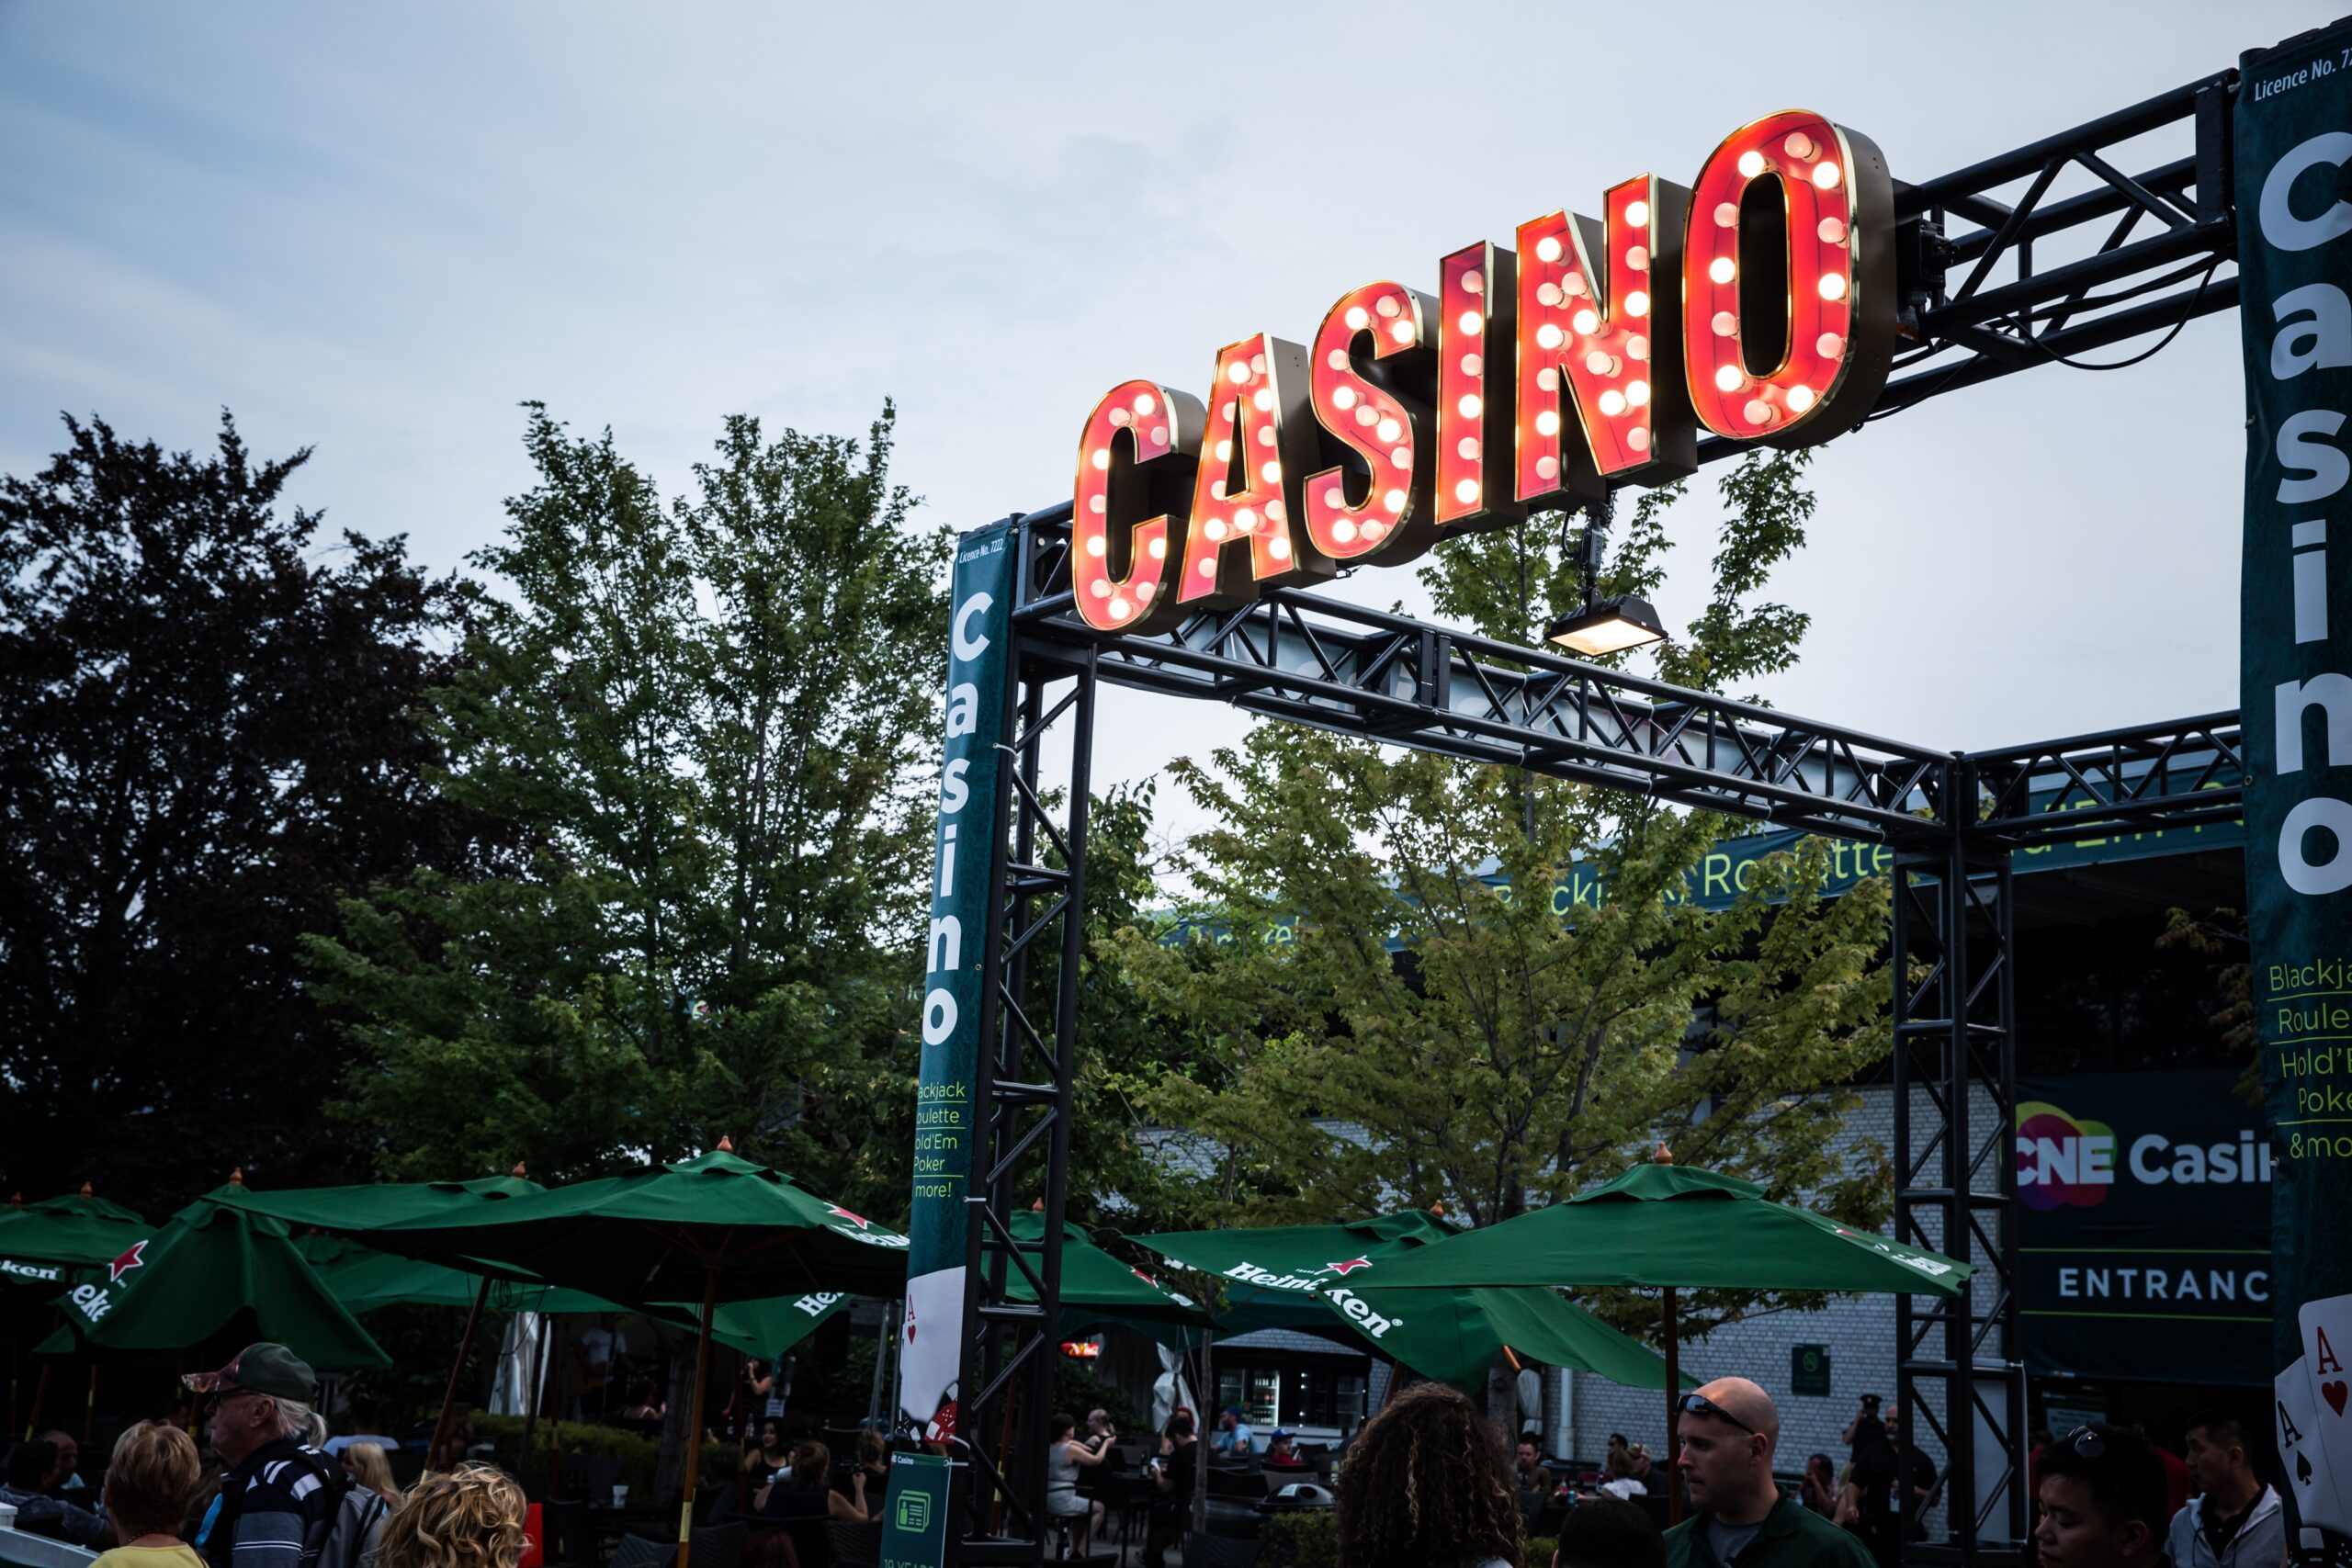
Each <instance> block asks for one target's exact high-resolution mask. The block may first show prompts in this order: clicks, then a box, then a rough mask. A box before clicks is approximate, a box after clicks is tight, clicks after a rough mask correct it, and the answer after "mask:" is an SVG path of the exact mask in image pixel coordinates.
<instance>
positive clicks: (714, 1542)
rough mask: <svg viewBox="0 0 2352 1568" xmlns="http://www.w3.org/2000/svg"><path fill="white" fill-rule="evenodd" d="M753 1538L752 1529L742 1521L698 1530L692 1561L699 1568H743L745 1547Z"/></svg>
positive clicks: (738, 1520) (696, 1531)
mask: <svg viewBox="0 0 2352 1568" xmlns="http://www.w3.org/2000/svg"><path fill="white" fill-rule="evenodd" d="M751 1537H752V1527H751V1526H749V1525H747V1524H745V1523H744V1522H743V1521H742V1520H741V1519H737V1520H735V1521H734V1522H733V1523H731V1524H724V1525H712V1526H710V1527H709V1528H708V1529H697V1530H695V1536H694V1541H695V1549H694V1553H693V1557H692V1561H693V1562H695V1564H697V1568H742V1562H743V1546H744V1543H745V1542H746V1541H748V1540H751Z"/></svg>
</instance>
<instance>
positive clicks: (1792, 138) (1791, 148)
mask: <svg viewBox="0 0 2352 1568" xmlns="http://www.w3.org/2000/svg"><path fill="white" fill-rule="evenodd" d="M1781 146H1782V147H1783V148H1785V149H1786V150H1787V151H1788V154H1789V156H1790V157H1792V158H1810V157H1812V156H1813V155H1814V153H1815V152H1816V151H1818V149H1816V148H1815V146H1814V144H1813V138H1812V137H1810V136H1807V135H1806V134H1805V133H1804V131H1802V130H1792V131H1790V132H1789V139H1788V140H1787V141H1783V142H1781Z"/></svg>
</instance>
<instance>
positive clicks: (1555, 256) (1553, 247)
mask: <svg viewBox="0 0 2352 1568" xmlns="http://www.w3.org/2000/svg"><path fill="white" fill-rule="evenodd" d="M1535 259H1536V260H1538V261H1547V262H1555V261H1558V260H1559V259H1560V237H1559V236H1558V235H1557V234H1546V235H1544V237H1543V238H1542V239H1540V240H1538V241H1536V242H1535Z"/></svg>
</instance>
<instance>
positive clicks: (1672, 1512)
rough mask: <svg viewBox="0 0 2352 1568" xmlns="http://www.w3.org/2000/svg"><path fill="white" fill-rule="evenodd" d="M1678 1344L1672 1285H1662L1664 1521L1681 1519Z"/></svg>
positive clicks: (1679, 1521)
mask: <svg viewBox="0 0 2352 1568" xmlns="http://www.w3.org/2000/svg"><path fill="white" fill-rule="evenodd" d="M1681 1457H1682V1346H1681V1344H1680V1339H1679V1336H1678V1335H1677V1334H1676V1332H1675V1328H1674V1287H1673V1286H1671V1285H1668V1287H1667V1288H1666V1522H1667V1523H1668V1525H1679V1524H1680V1523H1681V1522H1682V1476H1681V1472H1680V1469H1679V1465H1678V1464H1677V1463H1676V1461H1678V1460H1679V1459H1680V1458H1681Z"/></svg>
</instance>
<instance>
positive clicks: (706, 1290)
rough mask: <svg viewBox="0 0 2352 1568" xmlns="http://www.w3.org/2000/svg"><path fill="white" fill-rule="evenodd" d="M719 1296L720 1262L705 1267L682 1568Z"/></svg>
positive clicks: (682, 1509)
mask: <svg viewBox="0 0 2352 1568" xmlns="http://www.w3.org/2000/svg"><path fill="white" fill-rule="evenodd" d="M717 1299H718V1263H717V1262H716V1261H713V1262H710V1263H707V1264H705V1265H704V1266H703V1275H702V1318H701V1321H700V1322H699V1323H698V1324H697V1325H695V1418H694V1425H693V1426H691V1427H688V1428H687V1430H686V1495H685V1496H684V1498H682V1499H681V1500H680V1501H679V1504H678V1568H689V1562H690V1561H691V1559H692V1558H693V1555H694V1545H695V1541H694V1534H695V1487H696V1486H697V1485H699V1484H700V1483H701V1481H702V1393H703V1384H705V1383H706V1382H709V1381H710V1380H709V1377H708V1376H707V1373H708V1372H709V1371H710V1310H711V1306H712V1303H714V1302H715V1301H716V1300H717Z"/></svg>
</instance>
